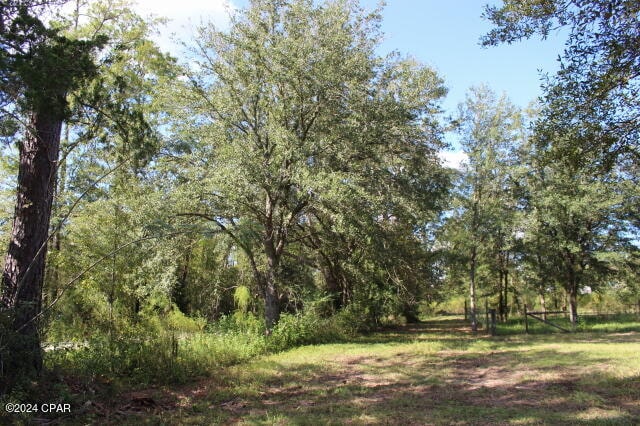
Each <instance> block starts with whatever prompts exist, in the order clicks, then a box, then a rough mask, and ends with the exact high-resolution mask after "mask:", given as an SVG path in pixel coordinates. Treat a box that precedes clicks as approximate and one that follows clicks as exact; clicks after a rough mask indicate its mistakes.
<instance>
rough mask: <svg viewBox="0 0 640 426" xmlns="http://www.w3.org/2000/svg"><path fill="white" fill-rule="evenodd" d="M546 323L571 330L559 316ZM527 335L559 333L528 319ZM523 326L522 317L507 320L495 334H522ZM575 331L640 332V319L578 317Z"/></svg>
mask: <svg viewBox="0 0 640 426" xmlns="http://www.w3.org/2000/svg"><path fill="white" fill-rule="evenodd" d="M548 321H549V322H551V323H553V324H556V325H559V326H560V327H562V328H564V329H566V330H572V326H571V323H570V321H569V319H568V318H565V317H564V316H560V315H549V316H548ZM528 322H529V334H544V333H553V334H555V333H558V332H561V331H560V330H558V329H557V328H555V327H553V326H550V325H547V324H544V323H542V322H540V321H537V320H535V319H533V318H529V321H528ZM524 330H525V325H524V319H523V318H522V317H515V318H511V319H509V320H508V321H507V322H506V323H499V324H498V325H497V334H499V335H515V334H522V333H524ZM576 331H579V332H606V333H616V332H617V333H623V332H628V331H639V332H640V317H639V316H638V315H636V314H619V315H608V316H604V315H603V316H597V315H583V316H580V317H579V320H578V324H577V326H576Z"/></svg>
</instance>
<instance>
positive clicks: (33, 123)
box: [0, 111, 62, 384]
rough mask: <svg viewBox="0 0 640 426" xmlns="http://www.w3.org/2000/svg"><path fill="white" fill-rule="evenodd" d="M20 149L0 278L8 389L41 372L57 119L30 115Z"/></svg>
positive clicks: (45, 114) (59, 124)
mask: <svg viewBox="0 0 640 426" xmlns="http://www.w3.org/2000/svg"><path fill="white" fill-rule="evenodd" d="M29 121H30V126H29V129H28V131H27V132H26V135H25V137H24V140H23V141H22V143H21V145H20V164H19V170H18V188H17V201H16V209H15V217H14V221H13V229H12V232H11V240H10V243H9V250H8V252H7V256H6V258H5V263H4V272H3V275H2V294H1V297H0V310H1V311H2V313H3V314H4V315H3V316H5V317H6V318H8V321H9V327H10V330H11V331H12V332H13V333H14V335H13V336H9V338H8V341H7V347H6V351H5V354H6V355H5V357H4V358H5V359H3V360H2V362H3V370H4V371H3V375H4V376H5V380H6V381H7V383H9V384H10V383H11V382H12V381H14V380H15V379H17V378H18V377H20V376H22V375H26V376H35V375H37V374H38V373H39V372H40V370H41V368H42V353H41V348H40V336H39V334H38V325H37V321H36V320H35V318H36V317H37V315H38V314H39V313H40V310H41V304H42V283H43V278H44V272H45V257H46V253H47V239H48V235H49V220H50V217H51V205H52V201H53V194H54V190H55V181H56V172H57V161H58V155H59V149H60V132H61V129H62V119H61V118H59V117H57V116H56V114H54V113H49V112H46V111H44V112H43V111H39V112H33V113H31V114H30V117H29Z"/></svg>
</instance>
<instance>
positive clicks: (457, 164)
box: [438, 151, 469, 170]
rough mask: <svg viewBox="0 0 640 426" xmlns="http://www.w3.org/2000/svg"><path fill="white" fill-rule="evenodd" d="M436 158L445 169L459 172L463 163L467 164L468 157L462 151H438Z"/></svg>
mask: <svg viewBox="0 0 640 426" xmlns="http://www.w3.org/2000/svg"><path fill="white" fill-rule="evenodd" d="M438 157H440V160H442V162H443V163H444V165H445V166H446V167H451V168H453V169H458V170H461V169H462V166H463V164H464V163H466V162H467V160H468V159H469V157H467V154H465V153H464V152H462V151H453V152H451V151H440V152H439V153H438Z"/></svg>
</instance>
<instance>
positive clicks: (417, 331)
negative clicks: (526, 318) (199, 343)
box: [63, 318, 640, 425]
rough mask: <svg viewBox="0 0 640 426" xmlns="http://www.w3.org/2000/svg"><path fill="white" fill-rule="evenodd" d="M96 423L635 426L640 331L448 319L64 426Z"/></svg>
mask: <svg viewBox="0 0 640 426" xmlns="http://www.w3.org/2000/svg"><path fill="white" fill-rule="evenodd" d="M91 422H95V423H100V424H180V425H182V424H185V425H208V424H216V425H217V424H240V425H342V424H392V425H393V424H402V425H411V424H436V425H440V424H442V425H445V424H447V425H448V424H459V425H485V424H486V425H489V424H491V425H494V424H513V425H537V424H577V425H635V424H638V423H640V333H638V332H637V331H625V332H615V333H602V332H589V333H576V334H561V333H559V334H539V335H522V334H519V335H506V336H495V337H487V336H482V335H473V334H470V333H469V332H468V331H466V327H465V326H464V324H463V323H462V322H461V321H459V320H456V319H442V318H440V319H435V320H433V321H429V322H426V323H423V324H419V325H413V326H411V325H410V326H406V327H399V328H395V329H389V330H386V331H383V332H379V333H373V334H369V335H366V336H362V337H359V338H357V339H354V340H353V341H351V342H349V343H342V344H325V345H311V346H304V347H300V348H296V349H293V350H289V351H286V352H281V353H278V354H274V355H269V356H263V357H259V358H256V359H254V360H252V361H249V362H244V363H241V364H238V365H235V366H230V367H226V368H220V369H218V370H216V371H214V372H213V374H212V375H211V377H209V378H203V379H200V380H198V381H195V382H192V383H188V384H183V385H180V386H172V387H168V386H157V387H150V388H147V389H142V390H140V389H139V390H136V391H122V392H119V393H118V395H117V396H115V397H114V398H112V399H111V400H109V401H104V402H103V403H102V404H97V403H96V404H94V405H93V406H90V407H88V408H87V409H86V410H85V412H84V413H83V414H80V413H78V414H77V415H75V416H73V417H71V418H67V419H65V422H63V423H69V424H87V423H91Z"/></svg>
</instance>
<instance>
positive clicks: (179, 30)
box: [133, 0, 237, 55]
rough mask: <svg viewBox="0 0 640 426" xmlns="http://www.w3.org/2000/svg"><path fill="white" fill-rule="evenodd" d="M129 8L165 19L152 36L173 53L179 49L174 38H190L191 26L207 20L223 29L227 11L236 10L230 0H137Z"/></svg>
mask: <svg viewBox="0 0 640 426" xmlns="http://www.w3.org/2000/svg"><path fill="white" fill-rule="evenodd" d="M133 8H134V9H135V10H136V12H138V13H139V14H140V15H142V16H149V15H153V16H155V17H163V18H167V19H168V22H167V24H166V26H164V27H163V28H160V34H158V35H157V36H155V37H154V38H155V40H156V42H157V43H158V44H159V45H160V47H161V48H162V49H163V50H168V51H170V52H171V53H172V54H174V55H176V54H178V53H179V52H180V51H181V48H180V47H179V45H178V44H176V42H175V41H174V39H178V40H181V41H185V42H187V43H188V42H189V41H190V40H192V39H193V38H194V35H195V28H196V27H198V26H199V25H200V24H203V23H207V22H212V23H214V24H215V25H216V26H218V27H222V28H225V27H227V26H228V25H229V14H230V13H231V12H232V11H233V10H235V9H237V7H236V6H235V5H234V4H233V3H232V2H231V1H230V0H137V1H135V2H134V6H133Z"/></svg>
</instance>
